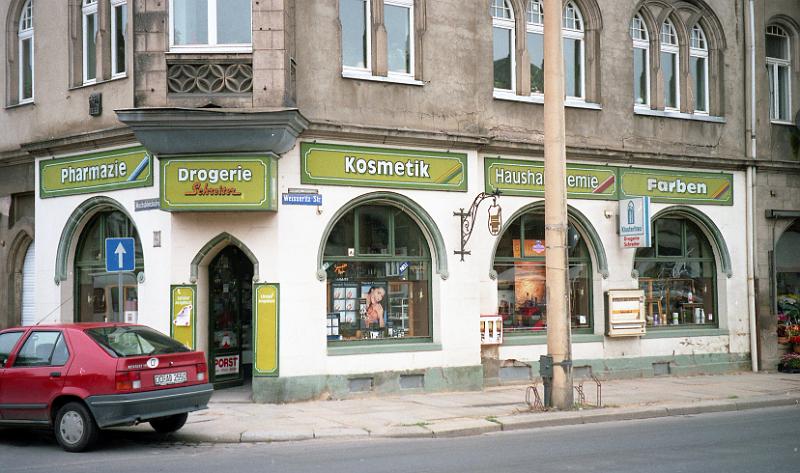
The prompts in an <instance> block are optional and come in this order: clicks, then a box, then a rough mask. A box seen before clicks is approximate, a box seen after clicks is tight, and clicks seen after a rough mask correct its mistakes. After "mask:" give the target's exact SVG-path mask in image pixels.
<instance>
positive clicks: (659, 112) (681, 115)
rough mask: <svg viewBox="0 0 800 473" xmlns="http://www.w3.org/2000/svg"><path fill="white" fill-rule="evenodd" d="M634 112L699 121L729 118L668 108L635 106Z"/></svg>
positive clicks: (715, 120) (718, 120) (716, 121)
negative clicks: (656, 108)
mask: <svg viewBox="0 0 800 473" xmlns="http://www.w3.org/2000/svg"><path fill="white" fill-rule="evenodd" d="M633 113H634V114H635V115H643V116H647V117H661V118H678V119H682V120H695V121H698V122H711V123H727V120H726V119H725V118H724V117H715V116H711V115H707V114H699V113H683V112H673V111H668V110H653V109H650V108H644V107H634V108H633Z"/></svg>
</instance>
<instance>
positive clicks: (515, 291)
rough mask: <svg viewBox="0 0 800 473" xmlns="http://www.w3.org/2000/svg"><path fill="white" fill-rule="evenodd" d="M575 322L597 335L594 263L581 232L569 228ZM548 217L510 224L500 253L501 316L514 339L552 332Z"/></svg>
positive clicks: (532, 215) (497, 262)
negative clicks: (548, 292)
mask: <svg viewBox="0 0 800 473" xmlns="http://www.w3.org/2000/svg"><path fill="white" fill-rule="evenodd" d="M567 245H568V248H569V250H568V257H569V286H570V287H569V289H570V320H571V324H572V328H573V329H575V330H578V331H586V332H591V328H592V317H591V313H592V312H591V302H590V301H591V293H592V287H591V282H592V281H591V273H592V271H591V258H590V256H589V250H588V247H587V246H586V242H585V240H584V238H583V236H582V235H581V234H580V232H578V231H577V229H576V228H575V227H574V226H573V225H570V226H569V231H568V234H567ZM544 253H545V240H544V214H543V213H541V212H535V213H530V214H527V215H524V216H522V217H521V218H519V219H517V220H516V221H514V222H511V224H509V226H508V229H507V230H506V231H505V233H504V234H503V236H502V237H501V239H500V243H499V244H498V247H497V252H496V254H495V260H494V269H495V271H496V272H497V302H498V309H497V310H498V313H499V314H500V315H501V316H502V318H503V330H504V331H505V332H506V333H508V334H513V333H537V332H542V333H543V332H544V330H545V329H546V328H547V297H546V295H545V294H546V293H545V254H544Z"/></svg>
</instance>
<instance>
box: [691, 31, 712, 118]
mask: <svg viewBox="0 0 800 473" xmlns="http://www.w3.org/2000/svg"><path fill="white" fill-rule="evenodd" d="M696 32H697V33H699V34H700V36H699V37H698V38H697V39H698V41H697V42H695V33H696ZM692 57H698V58H703V59H705V61H703V75H704V80H703V85H704V86H705V91H704V97H705V101H704V102H705V103H704V104H703V107H704V109H703V110H694V113H696V114H698V115H708V112H709V97H708V93H709V84H708V40H707V39H706V33H705V31H703V28H702V27H701V26H700V25H694V26H693V27H692V31H691V32H690V33H689V61H691V58H692ZM691 69H692V68H691V64H690V67H689V74H690V75H691ZM693 79H694V80H695V81H696V78H693ZM692 91H694V83H693V84H692Z"/></svg>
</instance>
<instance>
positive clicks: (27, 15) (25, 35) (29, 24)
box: [17, 0, 36, 104]
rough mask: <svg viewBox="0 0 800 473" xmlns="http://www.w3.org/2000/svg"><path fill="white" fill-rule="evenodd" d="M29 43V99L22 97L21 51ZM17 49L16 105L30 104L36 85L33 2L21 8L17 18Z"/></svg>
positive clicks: (22, 61) (23, 75)
mask: <svg viewBox="0 0 800 473" xmlns="http://www.w3.org/2000/svg"><path fill="white" fill-rule="evenodd" d="M27 40H30V41H31V54H30V58H28V60H29V61H30V63H31V96H30V97H23V95H24V89H25V80H24V79H25V68H24V67H23V64H24V63H25V62H24V60H23V57H22V56H23V50H24V48H23V47H22V44H23V43H24V42H25V41H27ZM17 47H18V51H17V54H18V58H19V60H18V61H17V64H18V69H19V71H18V76H17V78H18V80H19V90H18V92H19V95H18V98H19V100H18V103H20V104H23V103H31V102H33V97H34V96H35V88H36V86H35V84H36V66H35V63H34V61H33V57H34V53H33V47H34V39H33V0H28V1H27V2H26V3H25V5H24V6H23V7H22V12H21V13H20V16H19V31H18V33H17Z"/></svg>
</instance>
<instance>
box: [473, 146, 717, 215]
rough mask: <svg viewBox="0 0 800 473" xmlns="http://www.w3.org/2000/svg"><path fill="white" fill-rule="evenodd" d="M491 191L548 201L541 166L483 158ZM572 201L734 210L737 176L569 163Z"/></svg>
mask: <svg viewBox="0 0 800 473" xmlns="http://www.w3.org/2000/svg"><path fill="white" fill-rule="evenodd" d="M483 162H484V179H485V187H486V192H494V191H495V190H500V192H501V193H502V194H504V195H518V196H530V197H542V196H544V164H543V163H542V162H541V161H525V160H519V159H503V158H499V157H498V158H494V157H492V158H489V157H487V158H484V160H483ZM566 185H567V196H568V197H569V198H572V199H603V200H618V199H627V198H630V197H645V196H646V197H650V198H651V200H652V201H653V202H659V203H680V204H698V205H702V204H705V205H733V175H732V174H725V173H702V172H688V171H668V170H661V169H644V168H623V167H615V166H591V165H586V164H567V177H566Z"/></svg>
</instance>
